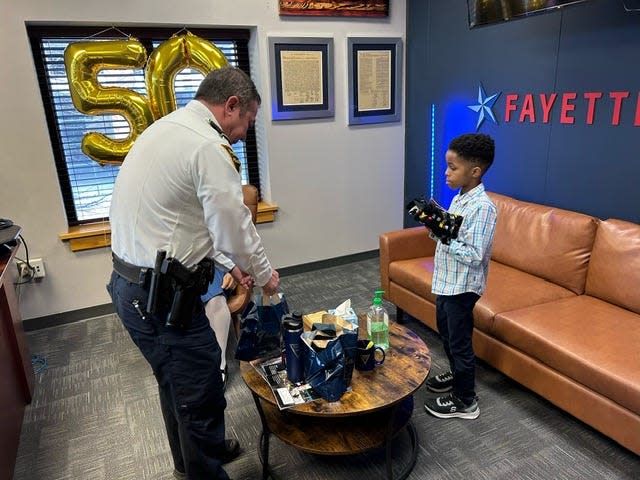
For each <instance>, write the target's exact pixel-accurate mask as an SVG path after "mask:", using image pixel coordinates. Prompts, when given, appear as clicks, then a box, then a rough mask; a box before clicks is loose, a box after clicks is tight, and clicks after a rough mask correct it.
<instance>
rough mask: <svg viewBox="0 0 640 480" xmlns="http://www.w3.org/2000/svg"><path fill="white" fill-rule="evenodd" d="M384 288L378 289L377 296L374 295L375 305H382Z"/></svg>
mask: <svg viewBox="0 0 640 480" xmlns="http://www.w3.org/2000/svg"><path fill="white" fill-rule="evenodd" d="M383 293H384V290H376V293H375V297H373V304H374V305H382V294H383Z"/></svg>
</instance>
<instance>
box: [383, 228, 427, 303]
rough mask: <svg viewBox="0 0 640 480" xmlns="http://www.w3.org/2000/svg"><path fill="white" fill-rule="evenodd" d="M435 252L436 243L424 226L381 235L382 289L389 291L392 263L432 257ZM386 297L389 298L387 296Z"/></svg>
mask: <svg viewBox="0 0 640 480" xmlns="http://www.w3.org/2000/svg"><path fill="white" fill-rule="evenodd" d="M435 251H436V242H434V241H433V240H431V238H429V234H428V232H427V229H426V228H424V227H422V226H419V227H413V228H405V229H404V230H395V231H393V232H386V233H382V234H380V288H381V289H382V290H384V291H385V292H388V291H389V264H390V263H391V262H395V261H396V260H408V259H410V258H420V257H431V256H433V255H434V254H435ZM384 296H385V297H387V294H385V295H384ZM387 298H388V297H387Z"/></svg>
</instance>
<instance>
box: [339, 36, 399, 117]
mask: <svg viewBox="0 0 640 480" xmlns="http://www.w3.org/2000/svg"><path fill="white" fill-rule="evenodd" d="M347 45H348V58H349V62H348V63H349V66H348V68H349V125H359V124H367V123H383V122H396V121H399V120H400V110H401V108H400V107H401V105H402V91H401V90H402V89H401V86H402V83H401V82H402V39H400V38H375V37H367V38H362V37H348V39H347Z"/></svg>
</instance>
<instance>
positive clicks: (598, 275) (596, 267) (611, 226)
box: [586, 219, 640, 355]
mask: <svg viewBox="0 0 640 480" xmlns="http://www.w3.org/2000/svg"><path fill="white" fill-rule="evenodd" d="M586 293H588V294H589V295H592V296H594V297H598V298H600V299H602V300H604V301H606V302H609V303H613V304H615V305H618V306H619V307H623V308H626V309H628V310H631V311H632V312H635V313H640V225H636V224H635V223H629V222H624V221H622V220H611V219H610V220H607V221H604V222H601V223H600V226H599V227H598V232H597V234H596V240H595V242H594V244H593V252H592V253H591V260H590V262H589V271H588V273H587V285H586ZM638 348H639V349H640V345H639V346H638ZM639 355H640V354H639Z"/></svg>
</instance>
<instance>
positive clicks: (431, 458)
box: [14, 258, 640, 480]
mask: <svg viewBox="0 0 640 480" xmlns="http://www.w3.org/2000/svg"><path fill="white" fill-rule="evenodd" d="M281 285H282V288H281V290H282V291H283V292H284V293H285V295H286V297H287V300H288V303H289V305H290V307H291V309H295V310H299V311H302V312H312V311H317V310H321V309H325V308H332V307H335V306H337V305H338V304H339V303H341V302H342V301H343V300H346V299H349V298H350V299H351V301H352V305H353V306H354V308H355V309H356V310H357V311H363V310H365V309H366V308H367V307H368V305H369V304H370V302H371V298H372V293H373V291H374V290H375V289H377V288H378V287H379V272H378V259H377V258H370V259H366V260H362V261H357V262H352V263H348V264H344V265H338V266H333V267H329V268H323V269H319V270H313V271H307V272H303V273H293V274H290V275H286V276H283V278H282V282H281ZM386 306H387V307H388V308H389V311H390V313H391V314H395V309H394V308H393V306H391V305H388V304H387V305H386ZM392 318H394V316H393V315H392ZM405 325H406V326H407V327H409V328H411V329H412V330H414V331H415V332H416V333H418V334H419V335H420V336H421V337H422V338H423V339H424V341H425V342H426V344H427V345H428V347H429V349H430V351H431V355H432V370H433V371H435V372H436V373H438V372H440V371H442V370H444V369H445V368H446V367H447V365H446V360H445V356H444V353H443V350H442V347H441V344H440V341H439V339H438V337H437V334H436V333H435V332H433V331H432V330H430V329H429V328H427V327H425V326H424V325H422V324H421V323H419V322H418V321H416V320H413V319H411V318H408V319H407V320H406V323H405ZM27 335H28V337H27V338H28V342H29V346H30V349H31V352H32V354H34V355H36V356H37V357H38V360H39V361H38V362H36V364H35V369H36V370H37V371H38V373H37V374H36V388H35V396H34V399H33V402H32V403H31V404H30V405H29V406H28V407H27V409H26V412H25V418H24V425H23V428H22V434H21V438H20V446H19V452H18V458H17V463H16V467H15V474H14V478H15V480H38V479H42V480H63V479H64V480H67V479H68V480H72V479H73V480H78V479H82V480H93V479H95V480H98V479H131V480H134V479H135V480H138V479H167V480H168V479H172V478H173V476H172V473H171V472H172V464H171V455H170V453H169V447H168V443H167V440H166V438H165V433H164V427H163V422H162V415H161V413H160V406H159V403H158V395H157V387H156V383H155V380H154V377H153V375H152V373H151V370H150V368H149V367H148V365H147V364H146V362H145V361H144V359H143V358H142V356H141V355H140V353H139V351H138V350H137V349H136V347H135V346H134V345H133V343H132V342H131V340H130V339H129V337H128V335H127V333H126V331H125V330H124V328H123V327H122V325H121V324H120V322H119V320H118V318H117V317H116V316H115V315H106V316H103V317H97V318H90V319H86V320H82V321H79V322H74V323H70V324H66V325H60V326H56V327H51V328H46V329H41V330H36V331H32V332H29V333H28V334H27ZM233 344H234V337H233V335H232V336H231V337H230V343H229V346H230V348H229V349H228V351H227V357H228V358H229V359H230V360H229V367H230V380H229V385H228V389H227V401H228V407H227V410H226V425H227V435H228V436H234V437H237V438H238V439H239V440H240V443H241V445H242V449H243V453H242V454H241V456H240V457H239V458H238V459H236V460H234V461H233V462H231V463H230V464H228V465H227V467H226V470H227V472H228V473H229V475H230V476H231V478H233V479H235V480H254V479H259V478H260V474H261V464H260V460H259V457H258V454H257V447H258V441H259V436H260V420H259V417H258V414H257V412H256V409H255V405H254V403H253V401H252V399H251V395H250V393H249V390H248V389H247V388H246V386H245V385H244V383H243V382H242V378H241V377H240V375H239V366H238V363H237V362H236V361H235V360H232V358H233ZM477 391H478V395H479V404H480V409H481V415H480V417H479V418H478V419H477V420H460V419H450V420H442V419H437V418H434V417H432V416H431V415H428V414H427V413H425V411H424V409H423V401H424V398H425V397H426V396H427V395H428V394H427V392H426V391H425V389H424V388H422V389H420V390H419V392H418V394H417V395H416V397H415V407H414V414H413V419H412V423H413V425H414V426H415V429H416V431H417V432H418V436H419V442H420V444H419V449H418V458H417V462H416V465H415V468H414V469H413V472H412V473H411V475H410V476H409V478H410V479H442V480H444V479H465V480H467V479H473V480H475V479H527V480H538V479H539V480H549V479H576V480H577V479H638V478H640V457H638V456H637V455H635V454H633V453H631V452H630V451H628V450H626V449H624V448H623V447H621V446H619V445H618V444H617V443H615V442H613V441H611V440H610V439H608V438H607V437H605V436H603V435H602V434H600V433H599V432H597V431H595V430H593V429H592V428H590V427H588V426H587V425H585V424H583V423H581V422H580V421H578V420H576V419H574V418H573V417H571V416H570V415H568V414H566V413H564V412H563V411H561V410H559V409H557V408H556V407H554V406H553V405H551V404H550V403H549V402H547V401H546V400H544V399H543V398H541V397H539V396H537V395H535V394H533V393H532V392H530V391H528V390H526V389H525V388H523V387H521V386H520V385H518V384H517V383H515V382H513V381H511V380H510V379H508V378H507V377H505V376H504V375H502V374H501V373H500V372H498V371H496V370H494V369H493V368H491V367H490V366H488V365H487V364H485V363H483V362H479V364H478V368H477ZM408 445H409V442H408V435H406V434H404V433H401V434H400V435H399V436H398V437H397V439H396V442H395V446H394V462H395V463H396V469H399V468H400V467H399V466H401V465H402V464H403V462H406V461H407V460H408V454H407V450H408ZM270 451H271V462H272V467H273V469H274V472H275V473H276V474H277V475H278V476H279V477H280V478H282V479H294V478H295V479H298V480H320V479H333V480H342V479H345V480H346V479H353V478H360V479H363V478H371V479H374V478H384V472H385V470H384V468H385V464H384V452H383V451H380V450H374V451H370V452H367V453H364V454H359V455H354V456H345V457H322V456H316V455H311V454H306V453H302V452H298V451H296V450H295V449H293V448H291V447H290V446H288V445H286V444H284V443H282V442H281V441H279V440H277V439H273V440H272V442H271V450H270ZM396 471H397V470H396Z"/></svg>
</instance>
